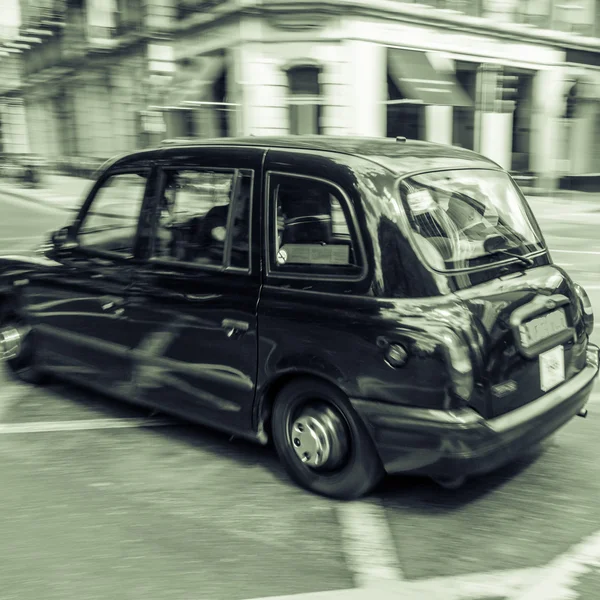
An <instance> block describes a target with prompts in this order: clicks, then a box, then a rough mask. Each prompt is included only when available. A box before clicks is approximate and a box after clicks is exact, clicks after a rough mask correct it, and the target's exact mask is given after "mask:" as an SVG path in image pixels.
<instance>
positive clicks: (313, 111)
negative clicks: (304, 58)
mask: <svg viewBox="0 0 600 600" xmlns="http://www.w3.org/2000/svg"><path fill="white" fill-rule="evenodd" d="M320 73H321V69H320V68H319V67H317V66H312V65H303V66H297V67H292V68H290V69H289V70H288V72H287V77H288V91H289V96H288V112H289V119H290V133H291V134H292V135H311V134H317V135H320V134H321V133H322V127H321V118H322V103H323V100H322V97H321V86H320V83H319V77H320Z"/></svg>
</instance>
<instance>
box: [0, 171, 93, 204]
mask: <svg viewBox="0 0 600 600" xmlns="http://www.w3.org/2000/svg"><path fill="white" fill-rule="evenodd" d="M92 183H93V182H92V180H90V179H84V178H80V177H68V176H66V175H57V174H54V173H47V174H46V175H44V178H43V184H42V185H40V186H39V187H36V188H30V187H25V186H23V185H20V184H18V183H15V182H13V181H9V180H7V179H2V178H0V193H2V194H4V195H10V196H12V197H14V198H18V199H20V200H24V201H29V202H32V203H35V204H38V205H44V206H48V207H53V208H56V209H59V210H68V211H73V210H77V209H78V208H79V206H80V205H81V203H82V202H83V199H84V198H85V196H86V195H87V192H88V191H89V190H90V188H91V185H92Z"/></svg>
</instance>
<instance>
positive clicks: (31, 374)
mask: <svg viewBox="0 0 600 600" xmlns="http://www.w3.org/2000/svg"><path fill="white" fill-rule="evenodd" d="M33 337H34V336H33V331H32V330H31V327H29V326H28V325H27V324H26V323H25V322H24V321H23V320H22V319H20V318H18V317H16V316H13V317H11V318H9V319H7V320H5V321H4V323H3V324H2V326H0V352H1V353H2V356H3V358H4V361H5V363H6V366H7V368H8V372H9V373H10V374H11V375H12V376H13V377H14V378H15V379H17V380H19V381H23V382H25V383H32V384H39V383H43V382H44V381H45V380H46V374H45V373H44V372H43V371H42V370H41V368H40V366H39V364H38V362H37V360H36V356H35V351H34V344H33Z"/></svg>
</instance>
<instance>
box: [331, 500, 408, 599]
mask: <svg viewBox="0 0 600 600" xmlns="http://www.w3.org/2000/svg"><path fill="white" fill-rule="evenodd" d="M337 515H338V520H339V522H340V525H341V528H342V548H343V551H344V554H345V555H346V561H347V564H348V568H349V569H350V571H351V572H352V573H353V574H354V582H355V585H356V586H357V587H362V588H364V587H371V586H372V585H377V584H378V583H381V582H386V581H400V580H402V578H403V577H402V570H401V569H400V564H399V563H398V558H397V556H398V552H397V549H396V546H395V544H394V540H393V538H392V534H391V532H390V529H389V525H388V522H387V519H386V515H385V511H384V509H383V508H382V507H381V506H380V505H379V504H378V503H377V502H376V501H374V500H371V499H370V500H368V501H357V502H346V503H343V504H340V505H339V506H337Z"/></svg>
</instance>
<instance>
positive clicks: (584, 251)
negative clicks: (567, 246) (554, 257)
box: [550, 248, 600, 256]
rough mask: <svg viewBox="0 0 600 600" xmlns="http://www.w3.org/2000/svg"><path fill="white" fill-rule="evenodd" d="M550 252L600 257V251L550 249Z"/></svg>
mask: <svg viewBox="0 0 600 600" xmlns="http://www.w3.org/2000/svg"><path fill="white" fill-rule="evenodd" d="M550 252H551V253H555V252H562V253H565V254H593V255H594V256H598V255H600V250H557V249H556V248H550Z"/></svg>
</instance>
